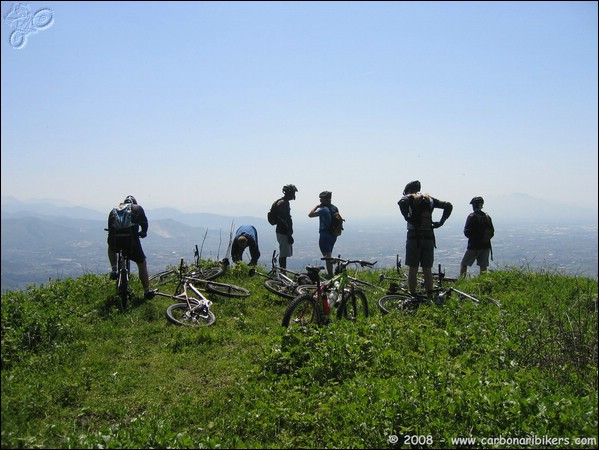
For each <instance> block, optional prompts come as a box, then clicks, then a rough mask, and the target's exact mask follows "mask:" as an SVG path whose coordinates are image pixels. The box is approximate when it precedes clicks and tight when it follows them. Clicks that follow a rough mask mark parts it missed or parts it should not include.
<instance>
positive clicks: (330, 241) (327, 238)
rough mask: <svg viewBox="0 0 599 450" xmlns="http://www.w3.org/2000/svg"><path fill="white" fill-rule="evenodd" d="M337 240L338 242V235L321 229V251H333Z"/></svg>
mask: <svg viewBox="0 0 599 450" xmlns="http://www.w3.org/2000/svg"><path fill="white" fill-rule="evenodd" d="M335 242H337V236H334V235H332V234H331V233H329V232H328V231H321V232H320V238H319V239H318V247H320V251H321V252H322V253H323V254H325V253H333V247H334V246H335Z"/></svg>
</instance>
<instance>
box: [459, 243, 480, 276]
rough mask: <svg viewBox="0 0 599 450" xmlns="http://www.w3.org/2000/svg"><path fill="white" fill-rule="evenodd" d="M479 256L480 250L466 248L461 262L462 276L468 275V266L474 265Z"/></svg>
mask: <svg viewBox="0 0 599 450" xmlns="http://www.w3.org/2000/svg"><path fill="white" fill-rule="evenodd" d="M477 257H478V252H477V251H476V250H472V249H470V250H466V252H465V253H464V256H463V257H462V262H461V263H460V276H461V277H462V278H464V277H465V276H466V273H467V272H468V267H470V266H472V264H473V263H474V261H475V260H476V258H477Z"/></svg>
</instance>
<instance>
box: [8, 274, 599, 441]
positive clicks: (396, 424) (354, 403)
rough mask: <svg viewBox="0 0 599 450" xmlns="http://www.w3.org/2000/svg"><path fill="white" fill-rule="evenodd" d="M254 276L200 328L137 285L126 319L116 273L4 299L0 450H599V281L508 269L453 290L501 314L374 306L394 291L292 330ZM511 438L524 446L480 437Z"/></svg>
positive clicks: (458, 303)
mask: <svg viewBox="0 0 599 450" xmlns="http://www.w3.org/2000/svg"><path fill="white" fill-rule="evenodd" d="M247 269H248V268H247V267H246V266H245V265H243V264H242V265H240V266H236V267H233V268H230V269H229V271H228V272H227V274H226V275H225V276H224V277H222V278H219V281H223V282H229V283H232V284H236V285H239V286H244V287H246V288H248V289H249V290H250V291H251V292H252V295H251V296H250V297H249V298H246V299H235V298H224V297H223V298H217V297H213V298H212V299H213V300H214V305H213V308H212V309H213V311H214V313H215V315H216V323H215V325H214V326H212V327H208V328H203V329H188V328H184V327H177V326H174V325H172V324H170V323H168V322H167V320H166V318H165V315H164V313H165V310H166V307H167V306H168V305H169V304H170V300H169V299H167V298H164V297H156V298H155V299H153V300H150V301H144V300H143V299H142V298H141V297H142V295H141V293H142V289H141V285H140V283H139V280H137V279H136V278H134V279H133V283H134V289H135V291H136V292H137V293H138V294H139V297H140V298H136V299H135V300H134V301H133V304H132V305H131V307H130V308H129V309H128V310H127V311H125V312H121V311H119V310H118V309H117V307H116V304H117V302H116V301H115V299H114V296H113V292H114V285H113V283H114V282H112V281H110V280H109V279H108V277H107V276H95V275H85V276H82V277H80V278H78V279H74V280H73V279H66V280H58V281H55V282H53V283H51V284H49V285H47V286H31V287H29V288H27V289H25V290H23V291H11V292H6V293H4V294H3V295H2V448H408V447H418V448H458V447H459V448H464V447H470V448H489V447H494V448H548V446H547V445H546V444H545V445H543V444H538V445H536V444H534V442H535V441H534V440H532V441H531V438H534V437H543V436H547V437H549V438H568V439H569V440H570V445H568V448H596V446H597V445H596V444H597V426H598V423H597V400H598V399H597V378H598V372H597V280H593V279H589V278H584V277H569V276H564V275H561V274H556V273H549V272H529V271H523V270H519V269H510V268H506V269H505V270H502V271H497V272H493V273H490V274H488V275H485V276H482V277H475V278H471V279H468V280H461V281H459V282H458V283H457V284H456V287H457V288H458V289H460V290H463V291H465V292H468V293H470V294H472V295H474V296H476V297H478V298H480V299H483V300H484V299H485V298H487V297H492V298H494V299H496V300H498V301H500V302H501V304H502V307H501V308H498V307H496V306H495V305H493V304H492V303H490V302H486V301H483V302H481V303H480V304H478V305H477V304H475V303H473V302H471V301H468V300H466V301H464V300H460V299H458V298H457V297H455V296H454V297H452V298H450V300H449V301H448V303H446V304H445V305H444V306H443V307H438V306H435V305H431V306H423V307H421V308H420V309H419V310H418V311H417V312H416V313H415V314H412V315H407V316H402V317H399V316H397V315H393V314H388V315H385V316H383V315H381V314H380V313H379V312H378V310H377V308H376V303H375V300H376V299H377V298H378V297H380V296H381V295H383V293H384V290H385V289H384V287H383V288H382V289H381V290H378V291H376V290H371V291H369V292H368V298H369V302H370V310H371V312H372V316H371V317H369V318H368V319H367V320H365V321H362V322H359V323H348V322H342V321H335V320H334V319H333V323H332V324H331V325H329V326H327V327H322V328H308V329H306V330H303V331H296V332H293V333H290V332H289V331H288V330H286V329H284V328H282V327H281V325H280V323H281V319H282V316H283V312H284V310H285V308H286V305H287V301H286V300H284V299H280V298H279V297H276V296H275V295H273V294H271V293H269V292H268V291H266V289H265V288H264V287H263V286H262V284H261V283H262V281H263V279H261V278H257V277H249V276H247V272H248V270H247ZM383 272H385V271H383ZM379 273H381V271H378V272H361V277H362V278H364V279H366V280H368V281H370V282H372V283H375V284H378V283H379V281H378V274H379ZM386 273H387V275H390V276H392V275H393V274H392V273H391V272H388V271H387V272H386ZM173 289H174V286H168V287H167V289H166V290H167V292H168V291H169V290H170V291H171V292H172V290H173ZM390 436H397V437H398V442H397V443H392V442H390V441H391V440H393V439H392V438H390ZM500 436H501V437H502V438H504V439H511V440H512V441H510V442H511V444H514V442H515V443H516V444H515V445H503V446H502V445H501V444H497V445H494V446H485V445H483V444H482V443H481V439H483V438H499V437H500ZM458 437H473V438H476V439H478V441H477V442H476V443H471V444H468V445H464V444H460V445H458V444H456V443H455V442H454V441H452V439H454V438H458ZM526 438H528V439H529V441H530V442H532V444H531V443H530V442H527V441H525V439H526ZM575 439H586V441H584V442H577V443H575ZM410 444H411V445H410ZM550 446H551V445H549V447H550Z"/></svg>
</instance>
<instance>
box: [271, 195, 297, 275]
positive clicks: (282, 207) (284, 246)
mask: <svg viewBox="0 0 599 450" xmlns="http://www.w3.org/2000/svg"><path fill="white" fill-rule="evenodd" d="M296 192H298V190H297V188H296V187H295V185H293V184H286V185H285V186H283V197H281V198H279V199H278V200H275V202H274V203H273V210H274V212H275V216H276V229H275V232H276V235H277V242H278V243H279V267H281V268H282V269H286V268H287V258H289V257H291V256H293V219H292V218H291V205H290V204H289V202H290V201H291V200H295V193H296Z"/></svg>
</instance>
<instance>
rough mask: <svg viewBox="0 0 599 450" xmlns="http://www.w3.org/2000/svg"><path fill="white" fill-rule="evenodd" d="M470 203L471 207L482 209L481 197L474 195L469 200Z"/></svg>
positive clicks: (483, 202) (482, 201)
mask: <svg viewBox="0 0 599 450" xmlns="http://www.w3.org/2000/svg"><path fill="white" fill-rule="evenodd" d="M470 204H471V205H472V209H482V208H483V205H484V204H485V201H484V200H483V198H482V197H474V198H473V199H472V200H470Z"/></svg>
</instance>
